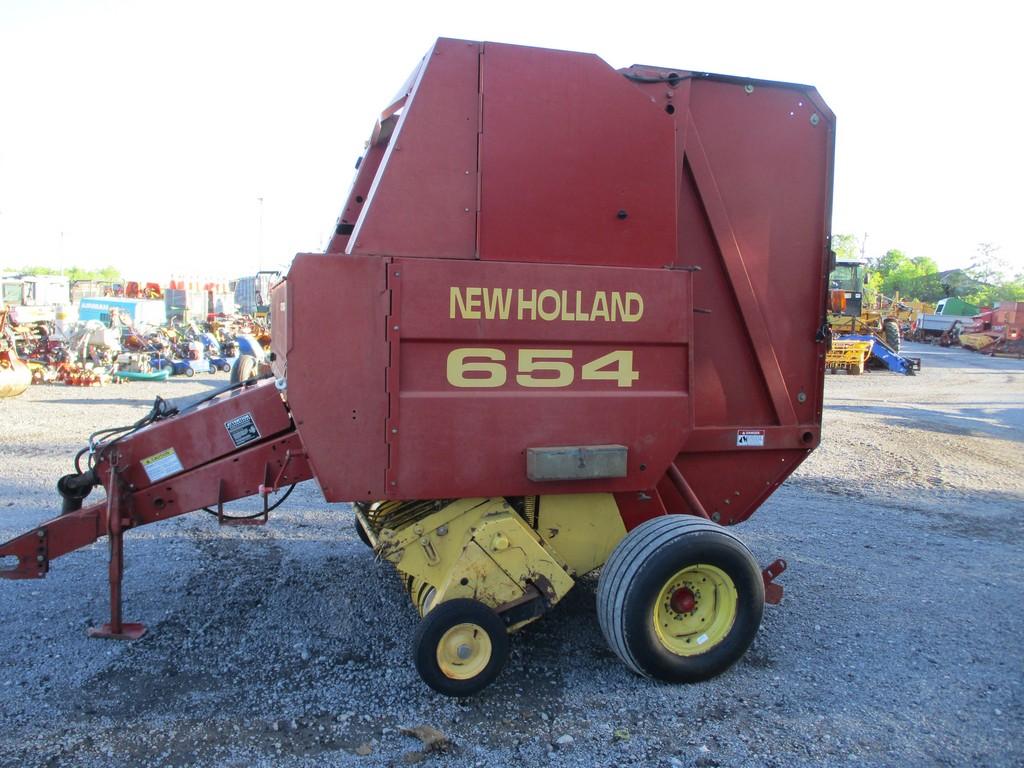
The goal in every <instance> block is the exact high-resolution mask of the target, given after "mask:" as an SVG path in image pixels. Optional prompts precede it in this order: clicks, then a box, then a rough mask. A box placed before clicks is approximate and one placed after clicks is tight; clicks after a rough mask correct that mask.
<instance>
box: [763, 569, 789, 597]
mask: <svg viewBox="0 0 1024 768" xmlns="http://www.w3.org/2000/svg"><path fill="white" fill-rule="evenodd" d="M785 570H786V561H785V560H783V559H782V558H779V559H778V560H775V561H774V562H773V563H772V564H771V565H769V566H768V567H767V568H765V569H764V570H762V571H761V578H762V579H764V601H765V602H766V603H770V604H771V605H778V604H779V603H781V602H782V591H783V590H782V585H781V584H776V583H775V579H776V578H778V576H779V575H780V574H781V573H782V572H783V571H785Z"/></svg>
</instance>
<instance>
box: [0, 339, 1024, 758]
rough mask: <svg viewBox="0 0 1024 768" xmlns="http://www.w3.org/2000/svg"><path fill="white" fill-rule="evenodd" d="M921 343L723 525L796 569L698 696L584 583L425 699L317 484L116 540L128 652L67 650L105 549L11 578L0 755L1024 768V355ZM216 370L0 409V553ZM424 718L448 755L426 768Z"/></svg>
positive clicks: (861, 390) (854, 382) (853, 381)
mask: <svg viewBox="0 0 1024 768" xmlns="http://www.w3.org/2000/svg"><path fill="white" fill-rule="evenodd" d="M910 346H913V345H910ZM911 354H920V355H921V356H922V358H923V360H924V370H923V371H922V372H921V374H920V375H919V376H917V377H916V378H905V377H900V376H896V375H894V374H888V373H881V372H879V373H871V374H867V375H864V376H860V377H847V376H834V377H829V378H828V380H827V382H826V396H827V406H828V407H827V410H826V417H825V421H826V423H825V440H824V444H823V445H822V447H821V448H820V449H819V450H818V451H817V452H816V453H815V454H813V455H812V457H811V458H810V459H809V460H808V461H807V462H806V463H805V464H804V465H803V466H802V467H801V468H800V469H799V470H798V472H797V473H796V474H795V475H794V476H793V477H792V479H791V480H789V481H788V482H787V483H786V484H785V486H784V487H783V488H782V489H781V490H779V491H778V492H777V493H776V494H775V495H774V496H773V497H772V498H771V499H770V500H769V501H768V503H767V504H766V505H765V506H764V507H763V508H762V509H761V510H760V511H759V513H758V514H757V515H755V516H754V517H753V518H752V519H751V520H750V521H749V522H747V523H744V524H743V525H742V526H741V527H740V529H739V530H740V531H741V533H742V534H743V535H744V537H745V539H746V540H747V541H748V543H749V544H750V547H751V549H752V550H753V551H754V553H755V555H756V556H757V557H758V558H759V560H761V561H762V562H769V561H770V560H772V559H774V558H775V557H784V558H785V559H786V560H787V561H788V562H789V566H790V567H789V570H788V571H787V572H786V574H785V575H784V576H783V577H782V579H781V581H782V583H783V584H784V585H785V587H786V598H785V600H784V601H783V603H782V605H780V606H776V607H771V606H769V607H768V608H767V609H766V611H765V619H764V623H763V625H762V627H761V631H760V633H759V635H758V637H757V639H756V641H755V643H754V645H753V647H752V648H751V650H750V652H749V653H748V654H747V655H746V657H745V658H744V659H743V660H742V661H741V662H740V663H739V664H738V665H737V666H736V667H735V668H733V669H732V670H730V671H729V672H727V673H726V674H724V675H722V676H721V677H719V678H717V679H715V680H712V681H710V682H707V683H703V684H699V685H690V686H672V685H665V684H660V683H655V682H651V681H649V680H644V679H640V678H638V677H635V676H634V675H632V674H630V673H629V672H628V671H627V670H626V668H625V667H624V666H623V665H622V664H620V663H619V661H618V660H617V659H616V658H615V657H614V656H613V655H612V653H611V652H610V651H609V650H608V649H607V648H606V647H605V644H604V641H603V639H602V637H601V634H600V631H599V629H598V625H597V619H596V616H595V612H594V605H593V604H594V594H595V591H596V586H597V581H596V579H595V578H593V577H591V578H588V579H586V580H584V581H583V582H582V583H581V584H580V585H579V586H578V587H577V589H575V590H574V591H573V592H572V593H571V594H570V596H569V597H568V598H567V599H566V600H565V601H564V602H563V603H562V604H561V605H560V606H558V607H557V608H556V609H555V610H554V611H553V612H552V613H551V614H550V615H548V616H546V617H545V618H543V619H541V620H540V621H539V622H537V623H536V624H534V625H533V626H531V627H530V628H528V629H527V630H526V631H525V632H524V633H522V634H521V635H519V636H517V637H516V638H515V640H514V642H513V652H512V658H511V660H510V663H509V664H508V666H507V667H506V669H505V671H504V673H503V674H502V676H501V677H500V678H499V680H498V682H497V683H496V684H495V685H493V686H492V687H490V688H489V689H487V690H486V691H485V692H484V693H483V694H481V695H479V696H477V697H476V698H474V699H472V700H468V701H453V700H448V699H445V698H443V697H441V696H439V695H436V694H434V693H432V692H431V691H430V690H429V689H427V688H426V687H425V686H424V685H422V684H421V683H420V681H419V678H418V677H417V675H416V672H415V670H414V669H413V666H412V664H411V660H410V655H409V644H410V641H411V638H412V633H413V631H414V628H415V622H416V617H415V614H414V611H413V609H412V607H411V606H410V605H409V603H408V600H407V598H406V596H405V594H404V592H403V591H402V590H401V589H400V586H399V582H398V579H397V578H396V576H395V575H394V573H393V571H391V570H390V569H389V568H388V567H386V566H384V565H379V564H375V563H374V562H373V557H372V554H371V553H370V552H369V551H368V550H367V549H366V548H365V547H363V545H362V544H360V542H359V541H358V540H357V539H356V537H355V535H354V533H353V531H352V523H351V520H352V518H351V512H350V510H349V509H348V508H347V506H344V505H337V506H328V505H327V504H325V503H324V502H323V500H322V498H321V497H320V495H319V491H317V490H316V488H315V486H313V485H312V484H306V485H305V486H300V487H299V488H297V489H296V491H295V493H294V494H293V495H292V498H291V499H289V500H288V502H287V503H286V504H285V505H284V506H282V508H281V510H280V511H279V512H278V513H275V515H273V516H272V520H271V525H269V526H266V527H260V528H218V527H217V525H216V523H215V522H214V521H213V520H211V519H210V518H208V517H207V516H206V515H204V514H203V513H196V514H194V515H189V516H186V517H183V518H178V519H176V520H174V521H172V522H166V523H161V524H158V525H153V526H147V527H144V528H141V529H140V530H138V531H133V532H131V533H130V534H129V535H128V536H127V537H126V561H127V569H128V570H127V577H126V580H125V590H126V601H125V616H126V619H129V620H140V621H145V622H146V623H147V624H148V625H149V627H150V630H151V632H150V634H149V635H148V636H147V637H145V638H144V639H143V640H141V641H139V642H136V643H117V642H105V641H99V640H87V639H86V638H85V636H84V631H83V630H84V629H85V627H87V626H89V625H91V624H94V623H97V622H100V621H101V620H103V619H104V617H105V615H106V611H107V602H106V601H107V597H106V595H107V583H106V546H105V544H104V543H103V542H99V543H97V544H95V545H93V546H92V547H89V548H88V549H85V550H82V551H81V552H78V553H75V554H72V555H69V556H67V557H65V558H62V559H60V560H57V561H55V563H54V564H53V568H52V571H51V573H50V575H49V576H48V577H47V578H46V580H45V581H22V582H0V621H2V625H0V626H2V635H0V638H2V639H0V765H3V766H19V768H20V767H22V766H78V765H81V766H126V765H154V766H157V765H159V766H164V765H167V766H169V765H190V766H191V765H225V766H239V767H241V766H262V765H267V766H269V765H274V766H307V765H308V766H321V765H342V766H377V765H405V764H410V763H415V762H419V761H423V762H424V763H425V764H434V765H452V766H506V765H520V764H522V765H565V766H610V765H621V766H627V765H630V766H631V765H652V766H761V765H774V766H818V765H892V766H902V765H972V766H973V765H985V766H988V765H1021V764H1024V736H1022V734H1024V609H1022V605H1024V579H1022V578H1021V577H1022V574H1024V556H1022V554H1021V549H1020V543H1021V541H1022V535H1021V534H1022V527H1024V525H1022V519H1024V460H1022V451H1021V448H1022V441H1024V362H1021V361H1016V360H1000V359H994V360H993V359H989V358H985V357H982V356H979V355H976V354H972V353H969V352H965V351H962V350H942V349H938V348H931V347H919V348H917V349H916V350H914V351H912V352H911ZM219 381H223V376H221V377H220V379H219ZM216 383H218V379H217V378H216V377H212V376H211V377H208V378H206V379H202V378H197V379H195V380H184V379H179V380H171V381H169V382H167V383H165V384H160V385H156V384H145V383H133V384H126V385H121V386H107V387H103V388H94V389H80V388H74V387H60V386H52V387H49V386H46V387H34V388H32V389H30V390H29V391H28V392H27V393H26V394H25V395H23V396H21V397H20V398H17V399H14V400H4V401H0V459H2V462H3V467H4V473H3V477H2V479H0V540H6V539H7V538H9V537H11V536H14V535H16V534H19V533H21V532H23V531H24V530H26V529H28V528H30V527H31V526H32V525H34V524H36V523H37V522H39V521H41V520H43V519H45V518H47V517H49V516H52V514H53V512H54V510H55V509H56V505H57V499H56V494H55V492H54V490H53V487H54V482H55V481H56V478H57V477H58V476H59V475H60V474H63V473H64V472H66V471H68V468H69V462H70V459H71V457H72V456H73V454H74V452H75V451H76V450H77V448H78V447H79V446H80V445H81V444H82V441H83V439H84V437H85V436H86V435H87V434H88V433H89V432H91V431H93V430H94V429H97V428H100V427H105V426H111V425H117V424H124V423H128V422H130V421H133V420H135V419H136V418H137V417H138V415H140V414H141V413H143V412H144V411H145V409H146V408H147V406H148V405H149V403H150V402H151V401H152V398H153V397H154V396H155V395H156V394H157V393H160V394H164V395H167V394H168V392H169V393H170V395H171V396H178V395H183V394H188V393H193V392H199V391H203V390H205V389H206V388H208V387H210V386H212V385H215V384H216ZM417 725H430V726H433V727H435V728H437V729H440V731H442V732H443V733H444V734H446V735H447V737H448V738H449V739H451V741H452V742H453V746H452V747H451V749H450V751H448V752H447V753H446V754H434V753H431V754H424V753H423V752H422V749H423V746H422V745H421V744H420V742H419V741H418V740H417V739H415V738H413V737H412V736H409V735H406V734H405V733H403V732H402V729H403V728H406V727H410V726H417Z"/></svg>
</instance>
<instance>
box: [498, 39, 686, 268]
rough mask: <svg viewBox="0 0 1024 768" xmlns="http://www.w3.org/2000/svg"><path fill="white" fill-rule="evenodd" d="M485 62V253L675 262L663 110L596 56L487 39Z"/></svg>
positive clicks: (671, 149)
mask: <svg viewBox="0 0 1024 768" xmlns="http://www.w3.org/2000/svg"><path fill="white" fill-rule="evenodd" d="M481 60H482V62H483V63H482V66H481V82H482V92H483V115H484V117H483V132H482V134H481V137H480V167H481V171H482V172H481V178H480V183H481V197H480V201H481V207H480V258H481V259H494V260H498V261H527V262H536V261H546V262H555V263H562V264H606V265H622V266H650V267H662V266H665V265H667V264H671V263H672V261H673V260H674V258H675V220H676V205H675V195H676V191H675V162H674V154H675V126H674V124H673V122H672V120H671V119H669V116H668V115H667V114H666V113H665V112H664V110H663V108H662V107H661V106H659V105H655V104H654V103H652V100H651V97H650V96H647V95H646V94H644V93H642V92H641V91H640V90H638V89H637V88H636V87H635V86H633V85H632V84H631V83H629V82H628V81H627V80H626V79H625V78H623V77H622V75H620V74H618V73H617V72H615V71H614V70H613V69H611V68H610V67H609V66H608V65H607V64H605V63H604V62H603V61H601V59H599V58H598V57H597V56H593V55H591V54H583V53H570V52H566V51H548V50H542V49H539V48H524V47H520V46H512V45H497V44H494V43H487V44H486V45H485V47H484V55H483V56H482V59H481ZM620 212H621V214H620ZM620 216H621V217H620Z"/></svg>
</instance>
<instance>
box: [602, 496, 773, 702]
mask: <svg viewBox="0 0 1024 768" xmlns="http://www.w3.org/2000/svg"><path fill="white" fill-rule="evenodd" d="M696 564H706V565H713V566H716V567H717V568H719V569H721V570H722V571H724V572H725V573H726V574H727V575H728V576H729V577H730V578H731V579H732V581H733V583H734V584H735V586H736V592H737V604H736V617H735V619H734V621H733V624H732V627H731V628H730V629H729V630H728V632H727V634H726V635H725V637H723V638H722V640H721V641H720V642H718V643H717V644H716V645H714V646H712V647H711V648H709V649H708V650H707V651H705V652H704V653H701V654H698V655H695V656H680V655H677V654H675V653H672V652H671V651H670V650H669V649H667V648H666V647H665V646H664V644H663V643H662V642H661V641H660V640H659V639H658V636H657V633H656V632H655V629H654V624H653V612H654V604H655V601H656V600H657V599H658V595H659V594H660V592H661V590H662V588H663V587H664V586H665V584H666V582H667V581H668V580H669V578H671V577H672V575H673V574H674V573H676V572H677V571H679V570H681V569H682V568H685V567H687V566H688V565H696ZM763 613H764V581H763V579H762V577H761V569H760V567H759V566H758V564H757V561H756V560H754V557H753V555H751V554H750V551H749V550H748V549H747V548H746V546H745V545H744V544H743V542H742V541H740V540H739V539H738V538H737V537H736V536H735V535H733V534H732V533H730V532H728V531H727V530H726V529H725V528H723V527H722V526H720V525H718V524H716V523H712V522H710V521H708V520H704V519H702V518H697V517H691V516H689V515H666V516H663V517H656V518H654V519H653V520H648V521H647V522H645V523H643V524H642V525H639V526H637V527H636V528H634V529H633V530H632V531H630V532H629V534H627V535H626V538H624V539H623V540H622V541H621V542H619V545H618V546H617V547H616V548H615V550H614V551H613V552H612V555H611V557H610V558H608V562H607V563H606V564H605V566H604V568H603V569H602V571H601V577H600V580H599V581H598V587H597V619H598V623H599V624H600V625H601V632H602V633H603V634H604V637H605V640H606V641H607V642H608V646H609V647H610V648H611V649H612V651H614V652H615V654H616V655H617V656H618V657H619V658H620V659H622V661H623V663H625V665H626V666H627V667H629V668H630V669H631V670H633V671H634V672H636V673H637V674H639V675H644V676H645V677H654V678H657V679H659V680H665V681H667V682H673V683H694V682H699V681H701V680H707V679H708V678H711V677H714V676H715V675H719V674H721V673H722V672H724V671H725V670H727V669H728V668H729V667H731V666H732V665H733V664H735V663H736V662H737V661H738V660H739V659H740V658H741V657H742V656H743V654H744V653H746V651H747V648H749V647H750V644H751V643H752V642H753V640H754V636H755V635H756V634H757V629H758V627H759V626H760V625H761V616H762V614H763Z"/></svg>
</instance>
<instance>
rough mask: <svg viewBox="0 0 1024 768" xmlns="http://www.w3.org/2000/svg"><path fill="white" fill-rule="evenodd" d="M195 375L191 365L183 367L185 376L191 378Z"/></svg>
mask: <svg viewBox="0 0 1024 768" xmlns="http://www.w3.org/2000/svg"><path fill="white" fill-rule="evenodd" d="M195 375H196V372H195V369H194V368H193V367H192V366H191V365H190V366H189V367H188V368H186V369H185V376H186V377H187V378H189V379H191V378H192V377H193V376H195Z"/></svg>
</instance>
